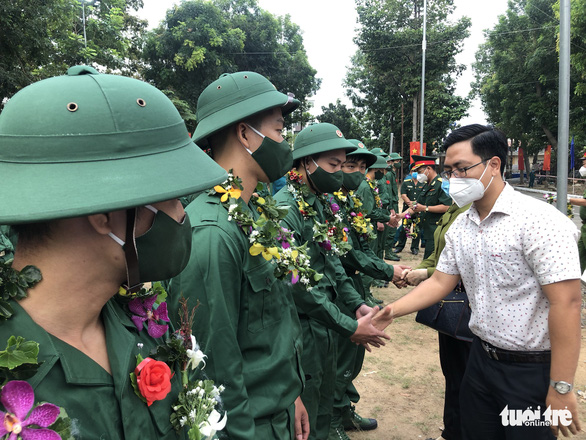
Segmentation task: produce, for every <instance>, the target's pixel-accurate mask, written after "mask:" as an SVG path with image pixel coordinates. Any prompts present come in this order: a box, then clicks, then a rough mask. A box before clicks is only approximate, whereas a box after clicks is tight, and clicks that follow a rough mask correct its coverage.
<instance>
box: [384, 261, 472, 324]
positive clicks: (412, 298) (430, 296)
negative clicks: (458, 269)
mask: <svg viewBox="0 0 586 440" xmlns="http://www.w3.org/2000/svg"><path fill="white" fill-rule="evenodd" d="M458 281H460V275H449V274H447V273H443V272H440V271H438V270H436V271H435V272H434V273H433V275H432V276H431V278H429V279H428V280H426V281H424V282H423V283H421V284H420V285H419V286H417V287H416V288H414V289H413V290H412V291H411V292H409V293H408V294H407V295H405V296H403V297H401V298H399V299H398V300H397V301H395V302H394V303H392V304H389V305H388V306H387V307H385V309H384V311H390V314H389V316H385V315H383V314H382V313H381V314H380V315H377V316H375V317H374V319H373V324H374V326H375V327H376V328H378V329H381V330H384V329H385V328H386V327H387V326H388V325H389V324H390V323H391V321H392V320H393V319H394V318H399V317H401V316H404V315H408V314H410V313H413V312H417V311H418V310H421V309H424V308H426V307H429V306H431V305H432V304H435V303H436V302H438V301H440V300H441V299H443V298H444V297H445V296H446V295H447V294H448V293H450V292H451V291H452V290H454V287H456V285H457V284H458Z"/></svg>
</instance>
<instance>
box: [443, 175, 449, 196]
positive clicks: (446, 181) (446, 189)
mask: <svg viewBox="0 0 586 440" xmlns="http://www.w3.org/2000/svg"><path fill="white" fill-rule="evenodd" d="M442 189H443V190H444V192H445V193H446V195H447V196H449V195H450V180H449V179H442Z"/></svg>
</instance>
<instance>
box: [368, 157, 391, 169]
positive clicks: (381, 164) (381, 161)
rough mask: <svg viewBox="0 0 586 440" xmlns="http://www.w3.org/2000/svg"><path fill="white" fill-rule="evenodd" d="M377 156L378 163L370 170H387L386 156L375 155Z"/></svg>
mask: <svg viewBox="0 0 586 440" xmlns="http://www.w3.org/2000/svg"><path fill="white" fill-rule="evenodd" d="M375 156H376V162H375V163H373V164H372V165H371V166H370V167H369V168H372V169H377V170H378V169H381V170H384V169H386V168H387V159H386V156H381V155H378V154H375Z"/></svg>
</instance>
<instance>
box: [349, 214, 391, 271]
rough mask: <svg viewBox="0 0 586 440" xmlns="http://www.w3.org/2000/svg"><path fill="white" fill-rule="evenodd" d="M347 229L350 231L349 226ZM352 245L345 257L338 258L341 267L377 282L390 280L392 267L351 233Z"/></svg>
mask: <svg viewBox="0 0 586 440" xmlns="http://www.w3.org/2000/svg"><path fill="white" fill-rule="evenodd" d="M347 226H348V229H350V231H352V229H351V227H350V226H349V225H347ZM350 235H351V236H352V245H353V249H351V250H350V251H349V252H348V253H347V254H346V255H344V256H342V257H340V261H341V262H342V266H343V267H344V269H346V270H347V271H348V270H350V271H358V272H362V273H363V274H365V275H368V276H371V277H372V278H375V279H377V280H388V281H390V280H392V279H393V274H394V268H393V266H391V265H389V264H387V263H385V261H384V260H381V259H380V258H378V257H377V256H376V254H375V253H374V252H372V250H371V249H370V246H368V245H367V244H366V243H364V242H362V241H361V240H360V238H359V237H357V236H356V234H355V233H354V232H351V233H350Z"/></svg>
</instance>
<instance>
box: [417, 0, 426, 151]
mask: <svg viewBox="0 0 586 440" xmlns="http://www.w3.org/2000/svg"><path fill="white" fill-rule="evenodd" d="M426 33H427V0H423V41H422V42H421V52H422V54H421V117H420V118H419V119H420V121H419V122H420V123H421V129H420V131H419V154H423V111H424V110H425V51H426V49H427V40H426Z"/></svg>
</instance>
